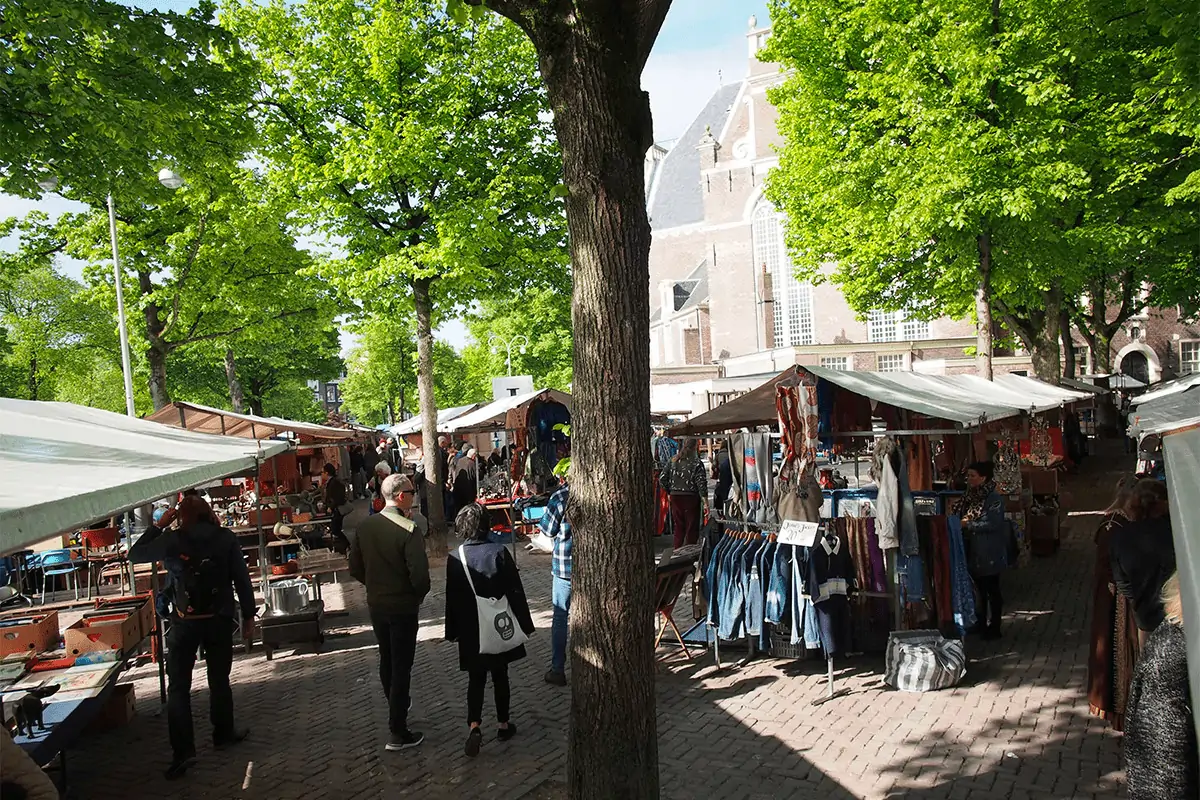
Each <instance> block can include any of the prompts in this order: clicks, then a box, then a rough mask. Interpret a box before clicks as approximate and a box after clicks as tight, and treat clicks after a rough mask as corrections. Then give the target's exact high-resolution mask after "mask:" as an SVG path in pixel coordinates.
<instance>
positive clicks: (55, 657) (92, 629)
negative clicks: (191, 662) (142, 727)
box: [0, 596, 156, 789]
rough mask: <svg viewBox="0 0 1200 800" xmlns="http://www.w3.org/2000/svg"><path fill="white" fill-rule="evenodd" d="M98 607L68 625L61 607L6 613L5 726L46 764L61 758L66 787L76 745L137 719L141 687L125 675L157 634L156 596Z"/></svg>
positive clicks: (2, 662) (0, 622)
mask: <svg viewBox="0 0 1200 800" xmlns="http://www.w3.org/2000/svg"><path fill="white" fill-rule="evenodd" d="M96 605H97V608H95V609H94V610H92V611H88V612H85V613H84V614H83V616H82V617H81V618H80V619H79V620H78V621H76V622H74V623H72V624H70V625H69V626H67V627H66V628H65V629H61V630H60V621H59V615H58V612H57V611H51V612H48V613H44V614H18V615H14V616H8V617H3V618H0V701H2V703H3V709H4V711H3V722H4V725H5V726H6V727H7V728H8V729H9V730H10V732H12V733H13V740H14V741H15V742H16V743H17V744H18V745H20V747H21V748H22V749H24V750H25V751H26V753H28V754H29V756H30V757H31V758H32V759H33V760H34V761H35V762H37V763H38V764H40V765H43V766H46V765H50V764H52V762H54V760H55V759H56V758H57V759H58V761H59V764H58V771H59V773H60V783H61V785H62V787H63V788H64V789H65V787H66V781H67V775H66V764H67V755H66V754H67V750H68V748H70V747H71V746H72V745H73V744H74V743H75V742H76V741H78V740H79V738H80V737H82V736H83V735H85V734H86V733H89V732H92V731H98V730H103V729H105V728H110V727H117V726H120V725H123V724H125V723H127V722H128V721H129V720H130V719H131V718H132V716H133V708H134V693H133V685H132V684H118V680H119V678H120V676H121V674H122V673H123V672H124V670H125V669H126V667H127V666H128V664H129V662H130V661H131V660H132V659H133V658H134V657H135V656H136V655H137V654H138V653H140V652H141V651H142V648H143V645H144V643H145V641H146V640H147V639H148V638H150V637H151V636H152V635H153V634H154V633H155V624H156V619H155V616H154V607H153V601H152V600H151V598H150V597H137V596H134V597H127V598H109V599H105V600H100V601H97V603H96Z"/></svg>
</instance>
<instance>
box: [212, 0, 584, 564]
mask: <svg viewBox="0 0 1200 800" xmlns="http://www.w3.org/2000/svg"><path fill="white" fill-rule="evenodd" d="M442 9H443V6H442V4H441V3H440V2H438V1H437V0H388V1H387V2H384V1H383V0H378V2H358V1H357V0H307V1H306V2H297V3H284V2H282V1H281V0H275V2H272V3H270V4H269V5H258V4H253V3H244V2H241V3H236V4H234V5H233V6H231V7H230V9H229V10H228V12H227V14H226V15H225V16H224V17H223V18H222V19H223V21H224V22H226V23H228V24H229V25H230V27H231V28H232V29H233V30H234V31H236V32H237V33H238V34H239V35H241V36H242V37H243V38H244V39H246V40H247V41H248V42H249V43H250V44H251V45H252V47H253V50H254V52H255V54H256V56H257V57H258V59H259V64H260V67H261V69H260V72H259V79H260V81H261V89H260V93H259V98H258V104H257V113H258V121H259V127H260V130H261V133H262V136H263V140H264V143H263V146H262V156H263V157H264V159H265V160H266V161H267V163H268V164H269V174H270V176H271V179H272V180H273V181H274V182H275V183H276V184H277V185H278V186H280V187H281V188H283V189H284V190H285V191H287V192H288V193H290V194H294V195H295V196H297V197H298V198H299V199H300V209H301V213H302V218H303V220H304V221H306V222H308V223H309V224H311V225H313V226H314V227H316V228H318V229H320V230H322V231H324V232H325V233H327V234H329V235H333V236H338V237H341V238H342V239H343V240H344V241H345V249H346V251H347V252H348V254H349V257H348V258H347V259H345V261H344V262H343V263H342V265H341V266H342V269H341V270H340V271H339V272H338V273H336V274H334V275H333V276H332V277H333V279H334V280H335V281H336V282H337V283H338V284H339V286H341V287H342V288H343V289H344V291H345V292H346V294H347V295H348V296H350V297H352V298H355V299H356V300H358V301H360V302H362V303H364V304H372V303H376V304H379V303H380V301H381V300H384V299H386V301H387V302H386V304H381V305H382V308H383V310H382V312H381V313H390V314H405V313H409V311H410V310H411V312H415V323H416V335H417V350H418V363H419V364H420V369H419V371H418V375H419V377H420V381H419V393H420V395H421V397H422V403H421V409H422V416H423V418H424V419H425V421H426V424H427V425H429V426H430V427H433V426H434V424H435V423H436V403H435V394H436V390H435V385H434V384H435V381H434V370H435V367H436V365H435V363H434V355H435V354H434V342H433V330H434V328H435V327H436V318H437V314H438V313H439V312H440V313H446V312H448V311H450V310H451V309H453V308H455V307H458V306H463V305H466V304H467V303H468V302H470V301H471V300H473V299H474V298H475V297H476V296H478V295H479V294H480V293H481V292H487V293H491V294H497V295H498V294H503V293H505V292H509V291H513V290H515V289H519V288H520V287H521V284H523V283H525V282H528V281H529V280H532V279H536V278H537V276H538V275H539V273H540V271H541V269H542V268H543V265H546V264H561V263H563V262H564V261H565V251H564V247H563V245H564V238H565V234H564V225H563V217H562V209H561V204H560V202H559V201H558V200H556V199H555V192H554V189H555V186H556V185H557V183H558V180H559V174H560V164H559V160H558V151H557V147H556V144H555V138H554V135H553V131H552V126H551V121H550V118H549V114H548V113H547V110H548V109H547V104H546V99H545V93H544V92H543V91H542V89H541V86H540V82H539V80H538V75H537V70H536V60H535V56H534V52H533V48H532V47H531V46H530V44H529V42H528V41H527V40H526V39H525V38H524V37H523V36H522V35H521V34H520V32H519V31H518V30H517V29H516V28H515V27H514V26H512V25H510V24H508V23H506V22H504V21H502V20H499V19H497V18H492V17H486V18H484V19H481V20H480V21H478V22H476V23H475V24H474V25H473V26H471V27H461V26H458V25H455V24H454V23H453V22H451V20H449V19H447V17H446V15H445V14H444V13H443V11H442ZM390 397H391V398H392V400H393V401H394V399H395V396H394V395H390ZM377 402H378V401H377ZM439 505H440V503H439V502H438V501H437V499H436V498H435V500H434V502H433V503H432V505H431V508H430V524H431V527H432V529H433V530H434V532H435V536H434V537H433V541H434V542H435V543H436V542H437V541H438V535H437V534H440V532H442V530H443V528H444V520H443V519H442V514H441V509H440V507H439Z"/></svg>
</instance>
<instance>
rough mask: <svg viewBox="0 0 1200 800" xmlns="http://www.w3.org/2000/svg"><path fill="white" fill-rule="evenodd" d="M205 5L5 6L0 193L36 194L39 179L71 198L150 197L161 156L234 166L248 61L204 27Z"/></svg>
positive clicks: (101, 1) (224, 34)
mask: <svg viewBox="0 0 1200 800" xmlns="http://www.w3.org/2000/svg"><path fill="white" fill-rule="evenodd" d="M215 8H216V7H215V5H214V4H213V3H212V2H209V1H208V0H204V2H201V3H199V4H198V5H197V7H196V8H195V9H193V10H191V11H189V12H187V13H169V12H160V11H143V10H140V9H135V8H131V7H130V6H129V5H127V4H124V3H119V2H111V1H110V0H9V1H8V2H6V3H4V5H3V7H2V8H0V51H2V52H3V54H4V59H5V62H4V63H5V68H4V69H0V189H2V190H3V191H5V192H8V193H10V194H18V195H23V196H26V197H35V196H37V195H38V194H39V191H40V190H39V189H38V186H37V182H38V181H40V180H44V179H45V178H47V177H50V176H53V177H55V178H57V179H59V180H60V181H61V182H62V184H63V185H64V187H65V190H64V191H65V193H67V194H68V195H69V196H72V197H75V198H76V199H81V200H85V201H88V202H90V203H92V204H93V205H99V204H100V203H102V202H103V198H104V196H105V194H107V193H108V192H109V191H110V190H112V189H114V188H120V189H121V190H122V191H124V192H125V193H126V194H127V195H133V196H136V197H141V196H143V195H144V194H145V193H147V192H153V191H154V173H155V172H157V169H158V167H157V166H155V165H156V164H158V163H159V162H161V161H163V160H164V159H169V160H171V161H172V162H174V163H178V164H181V165H184V166H186V167H188V168H189V170H188V171H189V172H195V171H196V170H195V169H194V168H195V167H197V166H198V165H200V164H204V163H207V162H209V161H211V160H213V159H223V160H226V161H230V162H232V161H236V159H237V158H238V157H240V156H241V154H242V152H243V151H242V146H243V143H244V136H245V134H246V133H247V132H248V130H249V126H248V125H247V123H246V119H245V113H244V112H245V101H246V99H247V98H248V96H249V89H250V87H251V84H250V83H249V82H248V76H249V73H248V71H247V67H248V59H247V57H246V55H245V54H244V53H243V52H242V51H241V49H240V47H239V45H238V42H237V41H236V39H235V38H234V37H233V36H232V35H231V34H230V33H229V32H228V31H225V30H223V29H221V28H219V27H217V26H216V25H215V24H213V15H214V11H215ZM231 106H232V107H235V108H237V107H240V113H234V114H230V113H228V112H229V109H230V107H231ZM118 174H120V177H119V178H118V179H116V180H115V181H114V176H116V175H118ZM114 183H116V184H118V186H115V187H114Z"/></svg>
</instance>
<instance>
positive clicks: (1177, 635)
mask: <svg viewBox="0 0 1200 800" xmlns="http://www.w3.org/2000/svg"><path fill="white" fill-rule="evenodd" d="M1160 601H1161V603H1162V606H1163V621H1162V623H1161V624H1159V625H1158V627H1157V628H1155V630H1154V633H1152V634H1151V635H1150V637H1149V638H1148V639H1147V641H1146V649H1145V651H1144V652H1143V653H1142V659H1141V661H1139V662H1138V665H1137V669H1136V670H1135V671H1134V675H1133V685H1132V687H1131V688H1130V694H1129V719H1128V721H1127V723H1126V726H1125V743H1124V744H1125V746H1124V751H1125V774H1126V778H1127V780H1128V783H1129V797H1130V800H1194V798H1196V797H1200V759H1198V758H1197V754H1196V726H1195V723H1194V720H1193V717H1192V715H1193V713H1194V712H1193V710H1192V709H1193V706H1192V696H1191V691H1190V689H1189V687H1188V668H1187V641H1186V638H1185V636H1184V631H1183V604H1182V602H1181V600H1180V597H1179V576H1178V575H1172V576H1171V577H1170V578H1168V579H1167V581H1166V582H1165V584H1164V586H1163V592H1162V596H1161V598H1160Z"/></svg>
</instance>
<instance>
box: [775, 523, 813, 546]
mask: <svg viewBox="0 0 1200 800" xmlns="http://www.w3.org/2000/svg"><path fill="white" fill-rule="evenodd" d="M820 529H821V523H819V522H798V521H796V520H791V519H789V520H787V521H785V522H784V523H783V524H782V525H781V526H779V536H778V538H777V539H776V541H778V542H779V543H780V544H794V545H798V546H800V547H812V546H813V545H814V544H816V541H817V532H818V531H819V530H820Z"/></svg>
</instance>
